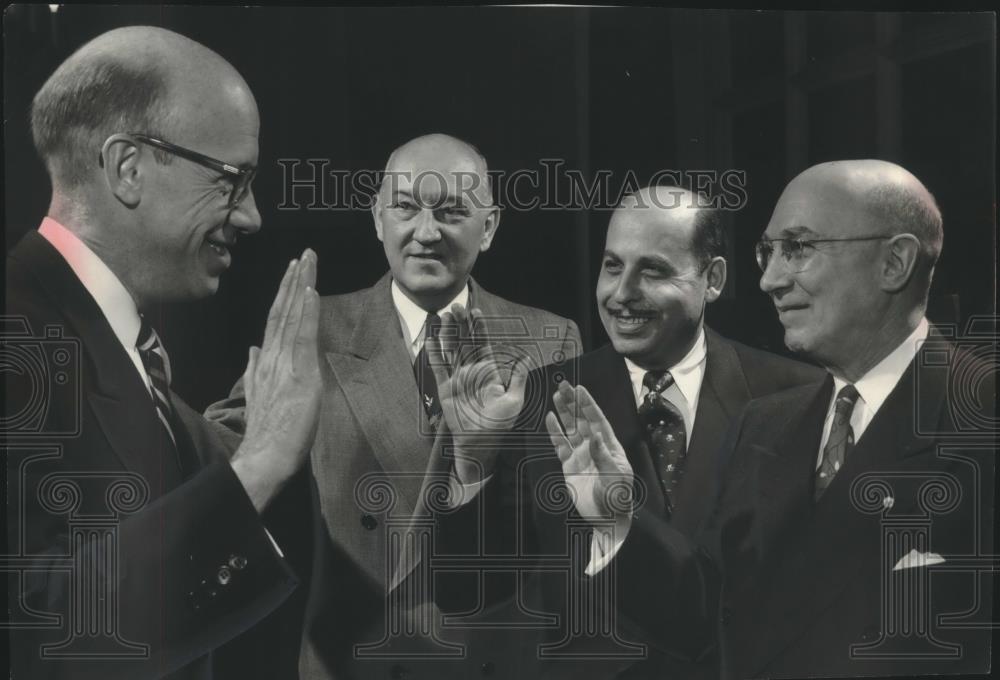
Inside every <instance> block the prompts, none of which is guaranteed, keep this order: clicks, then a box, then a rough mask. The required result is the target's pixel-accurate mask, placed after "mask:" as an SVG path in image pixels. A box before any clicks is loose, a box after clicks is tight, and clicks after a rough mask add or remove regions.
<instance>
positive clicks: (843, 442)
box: [814, 385, 858, 501]
mask: <svg viewBox="0 0 1000 680" xmlns="http://www.w3.org/2000/svg"><path fill="white" fill-rule="evenodd" d="M857 400H858V390H857V388H855V387H854V385H844V386H843V387H842V388H840V392H838V393H837V401H836V402H835V403H834V407H833V424H832V425H830V437H829V438H828V439H827V440H826V446H824V447H823V461H822V462H821V463H820V464H819V469H818V470H816V487H815V495H814V498H815V500H817V501H818V500H819V499H820V497H821V496H822V495H823V492H824V491H826V489H827V487H829V486H830V482H832V481H833V478H834V477H835V476H836V475H837V473H838V472H840V468H841V466H842V465H843V464H844V461H845V460H846V459H847V456H848V454H850V452H851V449H853V448H854V430H853V429H852V428H851V414H852V413H853V412H854V404H855V402H857Z"/></svg>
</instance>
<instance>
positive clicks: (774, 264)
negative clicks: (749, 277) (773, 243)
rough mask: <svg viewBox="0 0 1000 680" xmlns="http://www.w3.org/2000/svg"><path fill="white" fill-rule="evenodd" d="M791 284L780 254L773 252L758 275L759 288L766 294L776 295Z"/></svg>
mask: <svg viewBox="0 0 1000 680" xmlns="http://www.w3.org/2000/svg"><path fill="white" fill-rule="evenodd" d="M791 285H792V279H791V275H790V274H789V272H788V268H787V267H786V266H785V265H784V263H782V262H781V256H780V255H779V254H778V253H773V254H772V255H771V257H770V259H768V261H767V267H766V268H765V269H764V273H763V274H761V277H760V289H761V290H762V291H764V292H765V293H767V294H768V295H776V294H778V292H779V291H782V290H786V289H788V288H789V287H791Z"/></svg>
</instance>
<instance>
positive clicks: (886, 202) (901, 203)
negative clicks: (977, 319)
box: [785, 160, 944, 269]
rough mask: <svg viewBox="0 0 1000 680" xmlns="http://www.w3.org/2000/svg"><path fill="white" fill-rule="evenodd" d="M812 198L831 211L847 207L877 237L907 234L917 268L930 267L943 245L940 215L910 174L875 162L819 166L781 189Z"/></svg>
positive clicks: (892, 165) (930, 198) (935, 205)
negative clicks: (916, 249)
mask: <svg viewBox="0 0 1000 680" xmlns="http://www.w3.org/2000/svg"><path fill="white" fill-rule="evenodd" d="M796 192H798V193H805V194H813V195H814V196H817V197H818V198H819V199H820V200H823V201H825V202H826V203H827V204H828V207H829V208H830V209H831V210H836V206H837V205H839V206H841V210H843V208H844V207H846V206H849V207H850V209H851V210H854V211H856V212H857V214H858V216H859V217H861V218H865V219H863V220H862V222H863V223H867V224H866V225H865V228H867V229H871V230H875V231H877V232H878V233H880V234H886V235H896V234H913V236H915V237H916V238H917V240H918V241H919V242H920V248H921V253H922V258H921V259H922V262H921V263H920V264H921V266H922V268H923V269H931V268H933V267H934V264H935V263H936V262H937V259H938V256H939V255H940V254H941V246H942V244H943V241H944V232H943V229H942V221H941V211H940V210H939V209H938V206H937V202H936V201H935V200H934V196H933V195H932V194H931V192H930V191H928V190H927V188H926V187H925V186H924V185H923V184H922V183H921V182H920V180H919V179H917V178H916V177H915V176H914V175H913V174H912V173H911V172H909V171H908V170H906V169H905V168H902V167H900V166H898V165H896V164H895V163H889V162H887V161H881V160H850V161H833V162H830V163H821V164H819V165H814V166H813V167H811V168H809V169H807V170H805V171H803V172H802V173H801V174H799V175H798V176H797V177H796V178H795V179H793V180H792V181H791V182H790V183H789V185H788V187H787V188H786V189H785V194H789V193H796Z"/></svg>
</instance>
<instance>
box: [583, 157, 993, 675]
mask: <svg viewBox="0 0 1000 680" xmlns="http://www.w3.org/2000/svg"><path fill="white" fill-rule="evenodd" d="M942 241H943V232H942V220H941V214H940V212H939V210H938V207H937V205H936V203H935V201H934V198H933V197H932V196H931V194H930V193H929V192H928V191H927V189H926V188H925V187H924V186H923V184H921V183H920V181H919V180H917V178H916V177H914V176H913V175H912V174H911V173H909V172H908V171H906V170H904V169H903V168H901V167H899V166H898V165H894V164H892V163H887V162H884V161H875V160H861V161H842V162H833V163H824V164H821V165H817V166H815V167H812V168H809V169H808V170H806V171H804V172H803V173H802V174H800V175H799V176H798V177H796V178H795V179H794V180H792V182H791V183H790V184H789V185H788V186H787V188H786V189H785V191H784V192H783V193H782V195H781V198H780V199H779V201H778V204H777V206H776V207H775V209H774V213H773V215H772V217H771V220H770V223H769V224H768V226H767V229H766V231H765V233H764V235H763V239H762V240H761V242H760V243H759V244H758V245H757V248H756V252H757V258H758V262H759V264H760V266H761V268H762V270H763V277H762V278H761V281H760V286H761V288H762V289H763V290H764V291H765V292H766V293H767V294H768V295H770V296H771V298H772V299H773V301H774V304H775V307H776V309H777V310H778V315H779V318H780V320H781V323H782V324H783V325H784V327H785V342H786V344H787V345H788V346H789V347H790V348H792V349H794V350H795V351H797V352H799V353H800V354H802V355H804V356H807V357H809V358H811V359H812V360H814V361H815V362H817V363H819V364H820V365H822V366H823V367H824V368H825V369H826V371H827V376H826V379H825V380H824V381H822V382H820V383H815V384H812V385H806V386H802V387H796V388H792V389H789V390H786V391H783V392H778V393H775V394H773V395H770V396H767V397H763V398H761V399H758V400H755V401H752V402H750V404H749V405H748V406H747V408H746V410H745V411H744V412H743V414H742V416H741V417H740V419H739V420H738V422H737V423H736V424H735V425H734V427H733V428H732V429H731V430H730V433H729V437H728V442H727V445H726V446H725V447H724V452H723V456H722V460H723V464H722V465H721V466H720V470H721V477H720V485H719V489H720V495H719V498H718V501H717V503H716V508H715V511H714V514H713V517H712V519H711V521H710V522H709V523H708V524H707V525H706V528H705V530H704V531H703V532H702V534H701V536H700V538H699V541H698V545H694V544H692V543H689V542H685V541H683V540H681V537H680V536H679V535H678V534H677V533H676V532H673V531H671V530H670V529H669V528H668V527H665V526H664V525H663V524H662V523H657V522H655V521H653V519H652V518H649V517H647V516H644V515H641V514H640V516H639V517H637V518H634V519H633V521H632V528H631V530H630V533H629V540H628V541H627V542H626V544H625V546H623V549H622V551H621V553H619V555H618V556H616V561H617V562H618V565H619V570H618V574H617V577H618V579H619V580H620V581H623V582H625V583H630V584H633V585H632V588H633V589H634V590H636V591H637V592H640V593H643V594H644V596H645V597H647V598H648V599H649V600H650V602H652V603H654V604H652V605H651V608H652V609H654V610H655V609H659V610H661V611H663V612H665V619H664V620H665V622H666V623H664V628H665V629H667V632H666V633H665V634H664V639H665V641H666V643H667V644H671V643H674V644H676V642H675V641H676V640H683V639H686V638H685V631H686V630H690V629H691V628H692V626H693V625H694V624H696V623H697V621H696V620H695V619H692V618H691V616H692V615H694V616H696V617H697V615H698V611H696V610H695V609H693V608H691V607H688V608H687V610H685V611H682V610H681V609H680V608H679V607H678V605H680V604H683V603H684V602H686V601H690V600H691V598H692V595H691V593H696V594H698V597H695V598H694V599H695V601H699V602H701V601H709V602H712V601H714V600H715V598H718V599H719V603H718V609H717V611H718V619H717V624H718V638H717V642H718V645H719V649H720V655H721V661H722V676H723V677H724V678H733V679H735V678H750V677H768V678H776V677H784V678H802V677H817V676H819V677H848V676H850V677H854V676H873V675H877V676H887V675H913V674H921V675H923V674H938V673H985V672H988V669H989V658H990V657H989V639H990V626H991V621H992V616H991V601H992V600H991V578H990V576H989V574H987V573H986V572H988V571H989V567H985V564H986V562H989V560H990V558H989V555H991V554H992V544H993V543H992V536H993V518H992V515H993V494H994V490H993V483H994V473H993V470H994V460H993V457H994V455H995V436H994V432H995V423H996V420H995V411H994V409H993V403H994V402H993V398H994V392H993V382H994V376H993V374H992V373H991V369H990V364H989V363H988V361H989V359H990V356H991V354H990V352H991V351H992V352H995V345H992V347H993V349H992V350H991V349H990V345H988V344H987V345H985V346H984V347H979V348H978V349H979V351H978V352H977V351H976V348H975V347H973V348H971V349H970V348H962V347H958V346H956V345H954V344H952V343H951V342H949V340H948V338H947V337H945V334H943V333H942V332H941V331H939V330H937V329H935V328H934V327H932V326H930V324H929V323H928V322H927V319H926V318H925V310H926V305H927V297H928V291H929V287H930V282H931V277H932V274H933V271H934V265H935V263H936V262H937V258H938V255H939V253H940V252H941V246H942ZM994 370H995V369H994ZM991 424H992V426H991ZM591 438H592V437H583V439H584V440H586V439H591ZM588 447H589V448H591V449H592V450H594V451H597V452H598V455H601V454H600V452H601V451H602V450H603V448H604V447H603V446H602V444H601V442H597V443H596V444H592V443H590V442H589V441H583V442H582V443H581V444H580V446H579V447H578V448H579V449H580V450H581V451H582V450H584V449H586V448H588ZM629 550H631V554H633V555H634V554H640V551H641V554H645V555H647V556H648V557H650V559H654V560H655V562H656V563H657V564H658V565H659V568H658V569H654V570H649V569H648V566H647V567H646V568H643V567H641V566H638V565H640V564H641V563H639V562H637V561H636V560H634V559H629V555H630V553H629V552H628V551H629ZM977 560H978V561H979V562H978V563H979V568H977V566H976V564H977ZM647 565H648V562H647ZM648 573H653V574H655V575H654V576H649V575H646V574H648ZM636 584H638V585H636ZM703 642H704V643H705V645H706V646H708V645H709V644H710V643H711V640H703Z"/></svg>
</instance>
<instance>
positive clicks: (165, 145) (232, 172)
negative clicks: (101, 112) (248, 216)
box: [129, 132, 257, 210]
mask: <svg viewBox="0 0 1000 680" xmlns="http://www.w3.org/2000/svg"><path fill="white" fill-rule="evenodd" d="M129 134H130V135H131V136H132V137H135V138H136V139H138V140H139V141H140V142H142V143H143V144H148V145H150V146H155V147H156V148H157V149H162V150H163V151H166V152H167V153H171V154H173V155H175V156H180V157H181V158H184V159H186V160H189V161H191V162H193V163H197V164H198V165H203V166H205V167H206V168H211V169H212V170H215V171H216V172H221V173H222V174H223V175H226V176H227V177H229V178H230V179H231V180H232V182H233V190H232V191H231V192H230V194H229V206H228V207H229V209H230V210H232V209H233V208H235V207H236V206H238V205H239V204H240V201H242V200H243V199H244V198H246V197H247V194H249V193H250V183H251V182H252V181H253V178H254V175H256V174H257V168H249V169H248V168H238V167H236V166H235V165H230V164H229V163H225V162H223V161H220V160H216V159H215V158H212V157H211V156H206V155H204V154H200V153H198V152H197V151H192V150H191V149H185V148H184V147H183V146H177V145H176V144H171V143H170V142H165V141H163V140H162V139H157V138H155V137H150V136H149V135H144V134H142V133H139V132H130V133H129Z"/></svg>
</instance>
